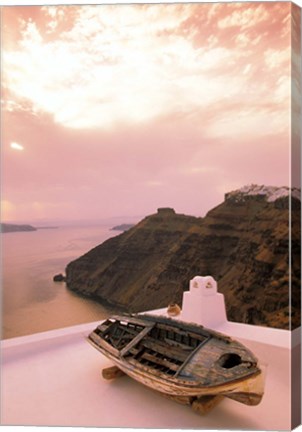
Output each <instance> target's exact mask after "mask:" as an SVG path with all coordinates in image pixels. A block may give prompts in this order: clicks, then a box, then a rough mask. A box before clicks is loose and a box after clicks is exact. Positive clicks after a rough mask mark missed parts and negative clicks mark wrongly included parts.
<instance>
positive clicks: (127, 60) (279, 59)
mask: <svg viewBox="0 0 302 432" xmlns="http://www.w3.org/2000/svg"><path fill="white" fill-rule="evenodd" d="M41 11H42V12H43V14H44V15H43V20H42V18H41V19H40V20H39V21H38V20H36V21H34V20H33V19H27V21H26V20H23V24H22V30H21V39H20V44H21V47H22V49H14V50H12V49H6V43H5V41H4V50H3V51H4V52H3V62H4V80H3V81H4V84H5V85H6V86H7V88H8V90H9V92H10V95H14V97H15V99H18V98H19V100H27V101H31V103H32V110H33V111H34V112H35V113H39V112H41V113H43V112H46V113H50V114H51V115H52V116H53V118H54V120H55V121H56V122H57V123H59V124H62V125H64V126H66V127H70V128H74V129H85V128H86V129H89V128H96V129H100V128H104V129H110V128H113V127H115V126H117V125H122V124H142V123H146V122H150V121H154V120H155V119H158V118H161V117H164V116H167V115H170V114H173V113H174V114H176V113H177V114H178V115H179V114H180V113H182V115H183V116H187V115H192V113H194V112H197V113H199V112H200V110H206V109H208V108H209V109H211V107H212V106H213V104H217V103H218V102H219V101H220V102H221V103H224V102H225V101H228V100H229V99H230V98H235V99H238V98H240V97H241V95H242V94H243V93H245V94H247V91H248V88H249V86H250V85H251V82H250V81H249V80H248V79H247V77H249V79H250V80H254V79H255V74H256V72H257V68H256V67H253V70H254V73H253V74H251V73H249V68H250V66H249V65H255V60H256V63H257V62H258V63H259V70H261V69H262V72H261V76H260V77H259V78H258V79H262V80H264V81H265V80H266V79H269V78H270V77H268V76H266V75H267V74H268V73H269V70H270V69H271V68H273V67H274V68H275V69H277V68H278V67H280V71H279V73H280V76H281V75H282V74H283V70H282V68H284V64H285V63H286V58H287V55H288V49H287V50H283V51H279V50H277V49H276V48H272V47H271V48H270V49H268V50H266V51H265V54H264V58H262V59H261V56H262V47H261V38H262V36H263V35H262V34H257V35H256V36H255V34H254V35H253V34H250V33H249V32H250V31H251V30H252V29H253V28H254V27H255V26H257V25H259V23H263V22H265V23H267V24H266V25H267V30H266V32H267V31H268V30H269V25H270V23H269V18H270V17H271V16H272V12H274V14H275V15H274V16H276V10H275V9H269V8H266V7H265V6H264V5H263V4H260V5H251V6H249V7H247V6H246V5H244V6H243V7H235V6H234V7H233V6H232V5H219V7H218V6H216V5H207V4H201V5H194V4H193V5H179V4H171V5H120V6H115V5H107V6H105V5H103V6H81V7H77V6H70V7H68V8H66V7H60V6H58V7H54V6H49V7H47V6H44V7H42V8H41ZM278 11H279V12H278V13H279V16H280V18H279V16H278V15H277V16H276V18H275V19H277V20H279V21H278V23H279V24H282V26H283V27H286V26H289V23H288V22H287V21H284V17H285V16H286V15H287V12H288V6H287V5H285V6H284V8H283V9H282V8H281V9H279V10H278ZM202 16H203V17H204V19H207V20H208V22H209V23H211V25H209V27H205V28H204V30H203V26H200V22H198V20H199V19H201V17H202ZM196 17H198V18H196ZM281 18H282V19H281ZM63 23H64V27H60V26H62V25H63ZM146 23H148V25H146ZM215 26H216V27H215ZM234 26H235V27H240V29H241V31H242V33H240V34H237V36H236V37H235V38H234V35H232V34H228V33H227V34H224V32H226V31H228V29H229V28H230V27H234ZM283 27H282V28H283ZM209 29H210V30H211V33H209ZM50 30H51V32H52V38H51V39H49V32H50ZM54 36H55V37H54ZM274 37H275V38H278V36H274ZM280 37H281V36H280ZM197 41H198V42H197ZM201 41H202V42H201ZM7 45H8V44H7ZM246 48H248V49H246ZM242 72H245V73H246V77H245V78H244V77H242ZM252 85H253V84H252ZM257 95H258V98H259V100H263V99H265V100H267V102H268V103H269V100H270V96H269V93H267V88H264V87H263V92H262V93H261V92H260V91H259V90H258V91H257ZM11 99H13V98H11ZM243 103H244V101H243ZM10 106H11V107H12V106H13V105H10ZM11 109H12V108H11Z"/></svg>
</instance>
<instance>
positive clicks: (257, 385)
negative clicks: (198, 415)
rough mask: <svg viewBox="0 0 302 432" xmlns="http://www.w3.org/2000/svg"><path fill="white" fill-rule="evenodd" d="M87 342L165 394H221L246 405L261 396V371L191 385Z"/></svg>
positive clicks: (120, 367)
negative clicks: (221, 381) (228, 380)
mask: <svg viewBox="0 0 302 432" xmlns="http://www.w3.org/2000/svg"><path fill="white" fill-rule="evenodd" d="M89 342H90V343H91V344H92V345H93V346H94V347H95V348H96V349H98V350H99V351H100V352H101V353H102V354H104V355H105V356H106V357H107V358H109V359H110V360H111V361H112V362H113V363H114V364H115V365H116V366H117V367H118V368H119V369H120V370H121V371H123V372H124V373H125V374H126V375H128V376H129V377H131V378H133V379H134V380H135V381H138V382H139V383H141V384H143V385H145V386H147V387H149V388H151V389H153V390H156V391H158V392H160V393H163V394H166V395H171V396H177V397H190V398H191V397H193V398H200V397H202V396H217V395H223V396H225V397H229V398H231V399H234V400H236V401H237V402H241V403H244V404H246V405H258V404H259V403H260V402H261V399H262V396H263V374H262V372H261V371H260V372H258V373H256V374H254V375H253V376H250V377H248V378H245V379H242V380H238V381H236V382H231V383H227V384H223V385H218V386H207V387H205V386H200V385H198V383H196V382H192V383H191V385H189V384H188V382H185V381H183V382H181V380H178V381H177V382H173V381H172V380H166V379H164V378H163V377H161V376H155V375H151V374H150V373H149V372H148V371H144V370H143V369H139V368H138V367H135V366H133V365H131V364H129V363H128V362H125V361H124V360H122V359H119V358H116V357H115V356H113V355H112V354H110V353H108V352H106V351H105V350H103V349H100V347H99V346H98V345H96V344H94V343H93V342H92V341H91V340H89Z"/></svg>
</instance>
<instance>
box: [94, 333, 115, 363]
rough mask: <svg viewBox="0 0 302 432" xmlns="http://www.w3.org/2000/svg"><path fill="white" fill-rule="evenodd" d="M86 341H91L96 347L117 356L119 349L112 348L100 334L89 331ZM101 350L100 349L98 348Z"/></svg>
mask: <svg viewBox="0 0 302 432" xmlns="http://www.w3.org/2000/svg"><path fill="white" fill-rule="evenodd" d="M88 341H89V342H91V343H92V344H93V345H94V346H95V347H96V348H97V349H99V348H103V349H104V350H106V351H108V352H109V353H110V354H113V355H114V356H116V357H117V356H118V354H119V351H118V350H117V349H116V348H114V347H113V346H112V345H110V343H108V342H106V341H105V340H104V339H102V338H101V337H100V336H98V335H97V334H95V333H91V334H90V335H89V338H88ZM99 350H100V351H101V349H99Z"/></svg>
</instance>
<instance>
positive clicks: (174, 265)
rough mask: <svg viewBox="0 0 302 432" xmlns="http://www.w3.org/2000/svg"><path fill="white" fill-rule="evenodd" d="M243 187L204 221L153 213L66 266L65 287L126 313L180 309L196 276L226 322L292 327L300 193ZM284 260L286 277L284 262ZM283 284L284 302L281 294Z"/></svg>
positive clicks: (295, 322) (296, 316)
mask: <svg viewBox="0 0 302 432" xmlns="http://www.w3.org/2000/svg"><path fill="white" fill-rule="evenodd" d="M289 193H290V192H289V190H288V188H273V187H272V188H266V187H260V186H255V185H252V186H249V187H245V188H242V189H240V190H238V191H234V192H231V193H228V194H226V195H225V200H224V202H222V203H221V204H220V205H218V206H217V207H215V208H214V209H212V210H211V211H209V212H208V213H207V215H206V216H205V217H204V218H198V217H192V216H186V215H182V214H177V213H175V211H174V210H173V209H169V208H166V209H159V210H158V212H157V213H156V214H153V215H151V216H148V217H146V218H145V219H143V220H142V221H141V222H139V223H138V224H137V225H136V226H135V227H133V228H132V229H131V230H130V231H125V232H123V233H122V234H120V235H118V236H116V237H113V238H110V239H109V240H107V241H105V242H104V243H103V244H101V245H99V246H97V247H95V248H94V249H92V250H91V251H89V252H87V253H86V254H85V255H83V256H81V257H80V258H78V259H76V260H75V261H73V262H71V263H69V264H68V266H67V268H66V283H67V287H68V288H69V289H71V290H73V291H75V292H78V293H79V294H81V295H84V296H88V297H90V298H92V299H95V300H96V301H98V302H101V303H102V304H104V305H105V306H106V305H107V306H110V307H114V308H117V309H120V310H124V311H128V312H137V311H143V310H151V309H155V308H160V307H166V306H167V305H168V304H169V303H172V302H176V303H178V304H180V305H181V302H182V295H183V291H186V290H188V288H189V281H190V279H192V278H193V277H194V276H196V275H201V276H205V275H212V276H213V277H214V278H215V279H216V280H217V281H218V287H219V291H220V292H221V293H223V294H224V296H225V300H226V307H227V315H228V319H229V320H231V321H237V322H244V323H250V324H257V325H264V326H270V327H276V328H286V329H287V328H289V323H290V320H291V321H292V328H295V327H297V326H299V325H300V197H299V194H300V192H299V191H298V190H294V191H292V193H291V194H290V196H291V206H290V207H291V209H292V213H291V223H292V226H291V232H292V238H291V254H290V253H289V244H290V243H289ZM290 257H291V260H292V261H291V274H289V265H288V264H289V259H290ZM290 283H291V305H290V304H289V302H290V297H289V295H290V294H289V292H290V289H289V288H290Z"/></svg>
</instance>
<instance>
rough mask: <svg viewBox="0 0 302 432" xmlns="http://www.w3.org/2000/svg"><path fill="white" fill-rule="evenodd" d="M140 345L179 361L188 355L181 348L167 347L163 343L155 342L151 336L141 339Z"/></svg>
mask: <svg viewBox="0 0 302 432" xmlns="http://www.w3.org/2000/svg"><path fill="white" fill-rule="evenodd" d="M142 345H144V346H145V347H146V348H150V349H152V350H153V351H155V352H158V353H160V354H163V355H166V356H167V357H170V358H175V360H178V361H180V362H184V361H185V360H186V358H187V356H188V352H184V351H183V350H182V349H177V348H175V347H167V346H166V345H165V344H164V343H160V342H157V341H156V340H153V339H151V338H146V339H144V340H143V341H142Z"/></svg>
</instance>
